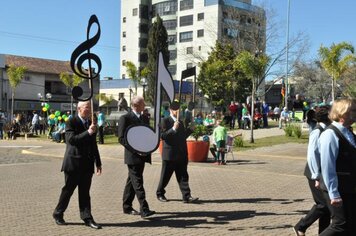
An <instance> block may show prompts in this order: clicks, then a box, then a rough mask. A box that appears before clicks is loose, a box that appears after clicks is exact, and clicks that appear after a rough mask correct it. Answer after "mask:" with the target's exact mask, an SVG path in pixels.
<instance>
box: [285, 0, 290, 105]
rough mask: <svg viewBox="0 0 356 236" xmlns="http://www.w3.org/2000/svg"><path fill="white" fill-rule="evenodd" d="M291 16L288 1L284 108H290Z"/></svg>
mask: <svg viewBox="0 0 356 236" xmlns="http://www.w3.org/2000/svg"><path fill="white" fill-rule="evenodd" d="M289 15H290V0H288V9H287V40H286V41H287V42H286V78H285V81H284V84H285V94H284V106H285V107H288V92H289V91H288V60H289V58H288V56H289V55H288V52H289Z"/></svg>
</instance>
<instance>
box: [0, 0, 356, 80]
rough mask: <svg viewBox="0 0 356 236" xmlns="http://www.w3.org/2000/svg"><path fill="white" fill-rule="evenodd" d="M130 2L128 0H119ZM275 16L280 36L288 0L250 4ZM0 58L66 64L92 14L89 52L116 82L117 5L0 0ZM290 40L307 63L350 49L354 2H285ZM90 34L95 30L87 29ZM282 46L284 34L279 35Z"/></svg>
mask: <svg viewBox="0 0 356 236" xmlns="http://www.w3.org/2000/svg"><path fill="white" fill-rule="evenodd" d="M125 1H130V0H125ZM261 2H262V3H264V5H266V6H267V7H269V8H271V9H273V10H274V11H275V12H276V21H277V22H278V23H279V24H280V27H281V31H283V32H286V27H287V5H288V0H258V1H255V0H253V1H252V3H253V4H255V3H257V4H258V3H261ZM0 3H1V4H0V6H1V12H0V54H11V55H19V56H29V57H36V58H45V59H54V60H63V61H69V60H70V57H71V54H72V52H73V50H74V49H75V48H76V47H77V46H78V45H79V44H80V43H82V42H83V41H85V40H86V30H87V26H88V20H89V18H90V16H91V15H92V14H95V15H96V16H97V17H98V19H99V22H100V25H101V37H100V40H99V42H98V44H97V45H95V46H94V47H93V48H92V49H91V51H92V52H93V53H95V54H97V55H98V56H99V57H100V58H101V61H102V72H101V78H103V77H107V76H108V77H113V78H114V79H118V78H120V72H119V66H120V61H119V60H120V58H119V56H120V54H119V53H120V0H60V1H59V0H11V1H9V0H0ZM290 3H291V5H290V24H289V30H290V37H293V36H294V35H296V34H297V32H303V33H304V34H305V35H306V37H308V38H309V43H310V51H309V54H308V55H306V57H307V58H315V57H316V56H317V51H318V48H319V47H320V45H321V44H323V45H324V46H330V45H331V44H332V43H340V42H342V41H346V42H349V43H351V44H353V45H354V46H356V30H355V27H354V24H355V23H354V22H355V19H354V14H355V13H354V11H355V9H356V1H353V0H344V1H338V2H336V1H326V0H290ZM91 32H92V34H95V33H96V27H93V28H92V31H91ZM281 37H282V38H281V42H285V40H286V39H285V38H286V36H285V33H284V34H282V36H281Z"/></svg>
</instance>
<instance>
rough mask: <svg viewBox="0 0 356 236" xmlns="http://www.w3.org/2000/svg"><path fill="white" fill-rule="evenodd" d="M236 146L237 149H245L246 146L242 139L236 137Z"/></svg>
mask: <svg viewBox="0 0 356 236" xmlns="http://www.w3.org/2000/svg"><path fill="white" fill-rule="evenodd" d="M234 146H235V147H243V146H244V140H243V139H242V137H241V136H240V137H236V138H235V139H234Z"/></svg>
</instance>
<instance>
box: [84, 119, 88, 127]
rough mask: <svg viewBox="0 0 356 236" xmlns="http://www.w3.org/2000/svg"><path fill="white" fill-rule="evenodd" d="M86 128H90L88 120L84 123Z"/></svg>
mask: <svg viewBox="0 0 356 236" xmlns="http://www.w3.org/2000/svg"><path fill="white" fill-rule="evenodd" d="M84 127H85V128H86V129H88V128H89V122H88V121H87V120H85V121H84Z"/></svg>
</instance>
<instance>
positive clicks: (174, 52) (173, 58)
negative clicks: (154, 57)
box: [169, 50, 177, 60]
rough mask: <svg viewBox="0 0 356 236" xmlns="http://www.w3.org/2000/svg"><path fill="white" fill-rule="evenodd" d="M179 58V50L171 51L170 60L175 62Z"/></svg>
mask: <svg viewBox="0 0 356 236" xmlns="http://www.w3.org/2000/svg"><path fill="white" fill-rule="evenodd" d="M176 58H177V50H172V51H169V60H175V59H176Z"/></svg>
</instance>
